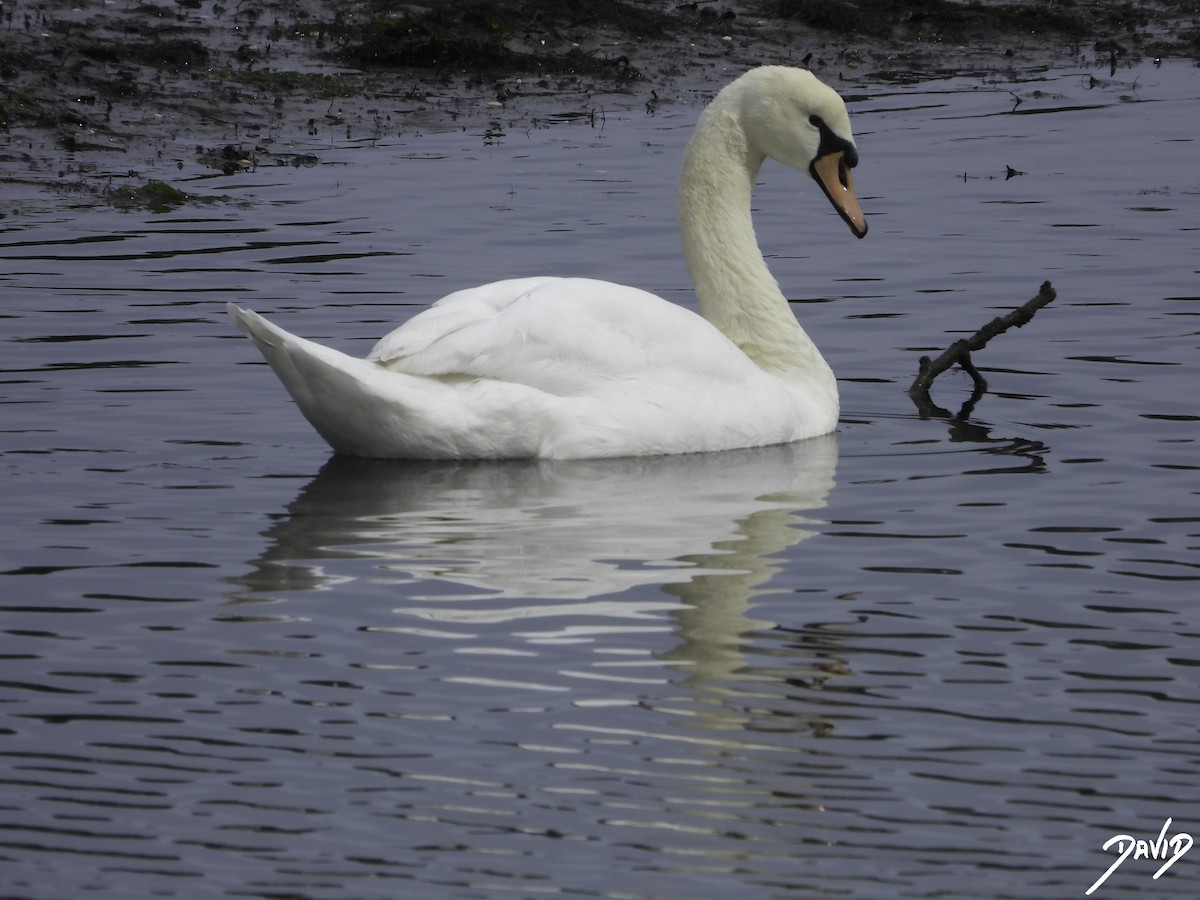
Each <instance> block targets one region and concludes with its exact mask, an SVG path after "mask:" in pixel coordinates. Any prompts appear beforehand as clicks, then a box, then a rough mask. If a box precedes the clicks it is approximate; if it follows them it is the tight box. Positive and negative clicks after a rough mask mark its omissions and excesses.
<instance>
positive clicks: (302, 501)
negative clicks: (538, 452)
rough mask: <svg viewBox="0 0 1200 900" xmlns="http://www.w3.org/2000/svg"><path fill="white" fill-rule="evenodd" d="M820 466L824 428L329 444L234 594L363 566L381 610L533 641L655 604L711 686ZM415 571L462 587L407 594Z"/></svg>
mask: <svg viewBox="0 0 1200 900" xmlns="http://www.w3.org/2000/svg"><path fill="white" fill-rule="evenodd" d="M836 466H837V440H836V438H835V437H834V436H832V435H829V436H826V437H822V438H817V439H813V440H809V441H805V442H801V443H798V444H789V445H783V446H777V447H766V448H758V449H752V450H737V451H730V452H725V453H707V454H694V455H689V456H673V457H658V458H651V459H622V460H567V461H548V460H537V461H509V462H490V461H489V462H415V463H414V462H396V461H385V460H359V459H350V458H343V457H334V458H332V459H331V460H330V461H329V462H328V463H327V464H326V465H325V466H324V467H323V468H322V469H321V471H320V472H319V473H318V474H317V476H316V477H315V478H314V479H313V480H312V481H311V482H310V483H309V484H308V485H307V486H306V487H305V488H304V489H303V490H302V491H301V492H300V495H299V496H298V497H297V498H296V499H295V500H294V501H293V502H292V503H291V504H290V506H289V507H288V511H287V514H286V515H284V516H282V517H280V519H279V521H278V522H276V523H275V524H274V525H273V526H272V527H271V528H270V529H269V530H268V532H267V534H266V536H267V537H268V538H269V541H270V543H269V545H268V548H267V550H266V551H265V552H264V554H263V555H262V557H260V558H259V559H258V560H256V561H255V562H254V563H253V566H254V571H253V572H252V573H250V574H249V575H247V576H244V577H243V578H241V579H239V581H240V582H241V583H242V584H243V585H245V586H246V587H248V588H249V589H250V593H248V594H242V595H240V596H239V600H241V601H243V602H254V601H256V600H261V599H262V597H263V594H264V593H270V592H277V591H284V590H329V589H335V588H337V587H339V586H340V585H343V584H345V583H347V582H350V581H354V580H357V579H369V580H370V581H371V582H372V583H373V584H375V585H379V584H385V585H394V586H395V588H396V593H395V600H396V601H397V602H398V603H403V604H405V605H403V606H400V607H398V608H396V609H395V610H394V611H395V612H396V613H397V614H400V615H403V616H406V617H413V618H417V619H420V620H422V621H425V622H434V623H437V626H438V627H441V628H445V627H454V628H460V629H461V628H468V629H471V630H477V629H481V628H483V627H486V626H488V625H494V624H497V623H505V622H514V621H521V622H529V621H534V620H543V621H544V620H552V619H558V620H560V621H559V623H558V625H557V628H556V630H554V631H548V630H542V631H539V632H536V633H535V634H531V635H529V637H530V638H531V639H533V640H547V639H556V640H562V639H564V638H567V637H574V638H579V637H580V635H581V634H584V633H586V632H587V631H588V630H591V631H592V632H593V633H594V631H595V628H596V625H595V623H596V621H597V620H602V621H610V622H611V621H613V620H620V622H621V624H622V625H623V626H628V625H629V624H630V623H631V622H632V623H637V622H639V621H640V622H641V624H642V625H645V626H661V617H662V616H663V615H664V614H668V613H669V614H670V615H671V616H672V617H674V618H675V619H676V625H675V630H676V631H677V632H678V633H677V638H678V641H679V644H678V646H677V647H676V648H675V649H674V650H673V651H671V652H670V653H669V654H668V655H667V657H666V658H667V659H668V660H669V661H670V662H671V664H672V665H677V666H682V667H684V668H685V670H686V671H687V672H688V673H689V681H690V682H691V683H692V684H693V685H701V684H703V685H707V686H711V685H714V684H716V683H719V682H723V681H725V680H727V679H728V678H730V677H731V676H732V675H733V673H735V672H737V671H738V670H740V669H741V668H743V667H744V664H745V662H744V658H743V654H742V652H741V650H740V643H741V641H742V640H743V639H744V635H746V634H747V633H748V632H750V631H752V630H754V629H757V628H762V627H764V626H767V625H768V623H763V622H755V621H753V620H751V619H750V618H749V617H748V611H749V605H750V599H751V597H752V596H753V595H754V594H755V593H756V592H758V591H761V590H763V589H764V586H765V585H766V584H767V583H768V582H769V581H770V580H771V577H772V576H773V575H774V573H775V572H777V571H778V570H779V568H781V566H782V564H783V563H782V561H781V560H780V559H778V558H777V557H778V555H779V554H780V553H781V552H782V551H784V550H786V549H787V548H788V547H790V546H792V545H794V544H796V543H798V542H799V541H802V540H804V539H805V538H806V537H808V536H809V535H811V534H812V531H811V530H807V529H805V528H804V525H805V524H807V523H809V522H810V521H811V520H809V519H807V518H805V516H804V515H803V513H804V512H806V511H808V510H812V509H816V508H819V507H821V506H823V505H824V504H825V498H826V496H827V495H828V493H829V491H830V489H831V488H832V487H833V483H834V471H835V469H836ZM338 561H341V562H338ZM431 581H432V582H436V583H441V584H443V585H446V584H449V585H453V586H458V587H459V588H460V589H461V588H467V589H469V591H468V592H467V593H463V592H462V591H461V590H460V591H459V592H456V593H454V594H453V595H451V596H449V597H448V596H447V595H445V594H438V595H437V596H436V597H430V596H429V595H428V594H427V593H426V594H421V593H418V592H427V591H429V589H430V586H429V582H431ZM664 584H665V585H669V586H668V587H667V588H666V591H667V593H669V594H673V595H675V596H676V597H678V598H679V600H681V601H682V603H683V605H682V607H681V606H680V604H679V602H677V601H671V600H668V599H667V598H664V597H663V596H661V595H660V594H657V592H656V593H655V594H652V595H650V596H649V597H648V596H646V595H645V594H640V595H636V596H632V597H621V598H617V599H611V598H610V599H604V597H605V595H612V594H615V593H618V592H623V591H629V590H631V589H634V590H635V589H637V588H643V587H647V586H656V585H664ZM479 592H484V595H483V597H482V598H481V597H480V595H479ZM414 599H424V600H425V601H426V602H425V604H420V605H417V604H413V603H412V601H413V600H414ZM472 599H474V600H475V601H476V602H474V603H469V602H467V603H464V602H448V601H454V600H458V601H463V600H467V601H469V600H472ZM481 600H482V602H480V601H481ZM554 600H557V601H567V602H566V603H563V602H560V603H554V602H548V601H554ZM563 622H565V623H567V624H566V625H565V626H564V625H563V624H562V623H563ZM580 623H583V624H580ZM551 627H554V626H547V628H551Z"/></svg>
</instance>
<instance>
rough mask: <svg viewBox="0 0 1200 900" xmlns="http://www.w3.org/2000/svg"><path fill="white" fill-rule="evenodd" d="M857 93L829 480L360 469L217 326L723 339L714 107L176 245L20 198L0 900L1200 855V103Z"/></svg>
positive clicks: (1161, 891) (1028, 885)
mask: <svg viewBox="0 0 1200 900" xmlns="http://www.w3.org/2000/svg"><path fill="white" fill-rule="evenodd" d="M1093 79H1095V80H1094V81H1093ZM843 90H844V92H845V94H846V95H847V97H848V98H850V100H851V109H852V114H853V115H854V117H855V123H856V127H857V130H858V133H859V135H860V148H861V152H862V156H863V162H862V164H861V166H860V168H859V170H858V171H857V173H856V183H857V186H858V188H859V193H860V196H861V197H862V199H863V205H864V207H865V208H866V209H867V211H868V215H869V216H870V218H871V235H870V236H869V237H868V239H867V240H865V241H862V242H856V241H853V239H852V238H851V237H850V236H849V235H848V234H847V233H846V231H845V228H844V227H843V226H842V225H841V224H840V222H838V221H837V220H836V218H835V217H834V215H833V214H832V213H830V212H828V211H827V210H826V209H825V207H824V204H823V203H822V202H821V201H820V199H819V195H818V194H817V192H816V191H815V190H814V189H813V186H812V185H811V184H808V183H807V179H804V178H803V177H801V176H797V175H795V174H793V173H790V172H786V171H783V170H781V169H779V168H778V167H775V168H771V169H769V170H764V173H763V178H762V182H763V184H762V187H761V189H760V192H759V199H758V204H759V210H758V215H757V222H758V228H759V233H760V238H761V241H762V243H763V246H764V248H765V249H766V250H767V252H768V253H769V254H770V255H771V256H772V266H773V269H774V271H775V273H776V275H777V276H778V277H779V279H780V281H781V283H782V285H783V286H784V289H785V291H786V292H788V294H789V296H791V297H793V298H794V299H795V300H796V301H797V312H798V314H799V315H800V316H801V318H802V320H803V321H804V322H805V324H806V326H808V327H809V328H810V331H811V332H812V333H813V335H814V336H815V337H816V339H817V340H818V342H819V343H820V344H821V346H822V347H823V348H824V349H825V351H826V355H827V356H828V358H829V359H830V360H831V361H832V363H833V365H834V367H835V369H836V370H837V372H838V373H839V376H840V378H841V384H842V390H843V407H844V412H843V420H842V425H841V428H840V430H839V433H838V435H837V436H836V437H830V438H828V439H822V440H818V441H812V442H808V443H805V444H799V445H794V446H791V447H777V448H767V449H763V450H753V451H743V452H738V453H728V454H714V455H709V456H696V457H685V458H676V459H657V460H636V461H628V460H624V461H622V460H613V461H603V462H586V463H583V462H577V463H554V464H551V463H496V464H485V463H469V464H436V465H435V464H402V463H401V464H398V463H379V462H364V461H350V460H342V459H331V458H330V457H329V454H328V453H327V451H326V450H325V449H324V446H323V444H321V443H320V441H319V439H318V438H317V437H316V435H315V434H313V433H312V432H311V431H310V429H309V427H308V426H307V425H306V424H305V423H304V422H303V420H302V419H301V418H300V417H299V415H298V414H297V413H296V412H295V411H294V409H293V408H292V407H291V405H290V403H289V401H287V399H286V396H285V394H284V392H283V390H282V388H281V387H280V386H279V385H278V384H277V382H276V381H275V379H274V378H273V376H272V375H271V374H270V372H269V371H268V370H267V369H266V368H265V367H264V366H263V365H262V364H261V362H260V360H259V359H258V357H257V354H256V353H255V352H254V351H253V348H252V347H251V346H250V345H249V344H248V343H247V342H246V341H245V340H244V339H243V338H242V337H241V336H240V335H238V334H237V333H236V332H235V331H234V330H233V329H232V327H231V325H230V323H229V322H228V321H227V320H226V318H225V316H224V314H223V304H224V302H225V301H227V300H237V301H240V302H245V303H247V304H248V305H250V306H251V307H253V308H256V309H258V310H260V311H263V312H266V313H269V314H272V315H273V316H274V317H275V318H276V319H277V320H278V321H279V322H280V323H281V324H283V325H284V326H285V327H288V328H291V329H292V330H295V331H297V332H300V333H302V334H305V335H307V336H310V337H313V338H317V339H322V340H327V341H329V342H330V343H333V344H335V345H337V346H340V347H342V348H345V349H351V350H359V351H361V352H365V351H366V350H367V349H368V348H369V346H370V345H371V343H372V342H373V341H374V340H375V338H377V337H378V336H379V335H381V334H382V333H384V331H386V330H387V329H388V328H389V327H391V325H392V324H393V323H395V322H398V321H400V320H403V319H404V318H405V317H407V316H408V315H411V314H412V312H414V311H415V310H416V309H419V308H421V307H422V306H423V305H424V304H425V303H427V302H429V301H430V300H432V299H434V298H436V297H437V296H440V295H442V294H444V293H447V292H448V291H450V290H453V289H455V288H458V287H464V286H468V285H470V284H474V283H478V282H481V281H486V280H491V279H494V278H500V277H508V276H513V275H525V274H535V273H539V272H556V273H564V274H566V273H570V274H582V275H596V276H601V277H607V278H610V279H612V280H618V281H624V282H629V283H633V284H637V285H639V286H643V287H647V288H649V289H652V290H655V291H657V292H659V293H662V294H664V295H665V296H669V297H673V298H675V299H679V300H680V301H681V302H687V300H688V282H687V277H686V273H685V271H684V269H683V267H682V263H681V262H679V257H678V251H677V248H676V243H677V241H676V237H675V233H674V228H673V223H672V200H671V195H672V191H673V187H674V178H675V172H676V164H677V160H678V157H679V153H680V150H681V148H682V145H683V142H684V141H685V140H686V136H687V134H688V129H689V128H690V126H691V124H692V122H693V121H694V119H695V116H696V114H697V111H698V106H692V105H687V104H674V105H672V104H662V105H661V106H660V107H659V108H658V110H657V111H656V112H655V113H654V114H653V115H649V114H647V112H646V111H645V110H644V109H643V108H642V107H641V106H640V105H639V104H637V103H634V102H633V101H630V103H629V105H628V108H622V107H621V106H620V105H619V104H617V105H612V106H609V107H608V108H606V109H605V111H604V112H605V115H604V116H603V117H601V118H600V119H598V120H597V121H596V123H595V125H594V126H593V125H592V124H589V123H588V122H587V121H576V122H574V123H564V124H558V125H555V126H554V127H537V126H536V124H532V123H526V125H527V127H518V128H509V129H508V130H507V132H506V134H505V136H504V137H503V138H500V139H497V138H496V136H495V134H494V133H493V134H491V135H488V136H485V135H484V134H482V133H481V132H479V131H468V132H466V133H462V132H459V133H442V134H438V133H426V134H423V135H420V136H415V135H407V134H406V135H402V136H392V137H389V138H386V139H383V140H376V141H364V142H362V143H361V144H360V143H357V142H355V141H348V142H339V143H338V144H337V145H334V146H322V147H320V148H315V149H319V156H320V158H321V163H320V164H319V165H316V166H312V167H308V168H284V167H280V168H273V167H272V168H267V167H262V168H259V169H258V170H256V171H254V172H251V173H248V174H244V175H239V176H237V177H234V178H221V179H211V180H202V181H197V182H194V183H191V186H192V187H193V188H194V189H195V190H196V191H198V192H201V193H211V194H212V195H214V196H218V195H219V196H221V197H223V198H225V199H223V200H222V201H221V202H217V203H214V204H212V205H204V206H189V207H186V208H183V209H181V210H178V211H176V212H173V213H168V214H162V215H152V214H149V213H128V212H120V211H117V210H113V209H110V208H107V207H96V206H92V205H85V204H84V203H83V202H82V201H75V200H72V199H71V197H70V196H69V195H68V196H64V197H57V198H56V197H48V196H46V195H39V194H37V193H36V192H34V191H33V190H32V189H25V188H21V187H20V186H14V185H12V184H7V185H4V186H3V187H2V188H0V191H3V195H0V199H3V202H4V204H5V210H6V213H7V215H6V216H5V218H3V219H2V220H0V258H2V259H3V268H2V271H3V272H4V273H5V274H4V275H2V276H0V296H2V297H3V301H2V302H3V306H2V308H0V316H2V317H3V321H2V325H0V335H2V337H3V350H2V353H3V357H2V362H0V370H2V374H0V465H2V466H3V473H4V478H5V481H4V509H5V515H4V516H3V519H2V520H0V606H2V607H3V609H2V611H0V623H2V631H3V641H2V642H0V648H2V649H0V653H2V656H3V666H2V670H0V672H2V674H0V680H2V681H3V688H2V689H0V703H2V707H0V713H2V718H0V762H2V769H0V772H2V774H0V778H2V779H3V785H4V786H3V793H2V794H0V893H2V894H3V895H4V896H6V897H28V898H64V897H121V898H126V897H150V896H158V897H181V898H192V897H201V896H231V897H235V896H236V897H255V898H276V897H302V898H349V897H353V898H396V897H447V898H449V897H455V898H482V897H487V898H491V897H510V896H511V897H520V898H525V897H540V896H560V895H561V896H570V897H611V898H670V900H674V898H685V897H686V898H726V897H730V896H738V895H741V896H747V897H784V896H787V897H793V896H825V895H829V896H845V897H863V898H878V897H979V898H1000V897H1022V898H1028V897H1047V898H1051V897H1055V898H1057V897H1072V896H1083V895H1084V892H1085V891H1086V890H1087V889H1088V888H1089V886H1091V885H1092V884H1093V882H1095V881H1096V880H1097V879H1098V878H1099V877H1100V876H1101V875H1102V874H1103V872H1104V871H1105V870H1106V869H1107V868H1108V867H1109V865H1110V864H1111V863H1112V862H1113V861H1114V860H1115V859H1116V858H1117V855H1116V854H1117V849H1116V847H1111V848H1110V849H1109V850H1108V851H1107V852H1106V851H1105V850H1103V849H1102V846H1103V844H1104V843H1105V842H1106V841H1107V840H1108V839H1109V838H1110V837H1112V836H1113V835H1116V834H1122V833H1125V834H1129V835H1131V836H1132V837H1134V838H1144V839H1146V840H1147V841H1148V842H1152V841H1154V839H1155V838H1157V837H1158V836H1159V834H1160V831H1161V830H1162V829H1163V827H1164V823H1165V822H1166V820H1167V819H1168V818H1170V819H1171V820H1172V823H1171V825H1170V826H1169V827H1168V828H1167V830H1166V832H1165V836H1166V837H1168V838H1169V837H1171V836H1172V835H1174V834H1176V833H1179V832H1186V833H1189V834H1197V833H1200V751H1198V749H1197V737H1198V735H1197V721H1198V719H1200V716H1198V713H1200V707H1198V704H1200V688H1198V687H1197V682H1198V677H1197V671H1198V670H1197V667H1200V620H1198V618H1197V614H1196V602H1197V601H1196V595H1197V586H1198V584H1200V552H1198V550H1200V500H1198V497H1197V493H1198V491H1200V480H1198V477H1197V475H1198V465H1200V459H1198V457H1197V449H1198V448H1197V439H1198V437H1200V413H1198V410H1197V405H1196V400H1195V385H1196V373H1197V363H1198V361H1200V354H1198V347H1200V338H1198V333H1200V330H1198V322H1200V320H1198V319H1197V315H1198V314H1200V283H1198V279H1197V273H1198V265H1197V259H1200V254H1198V250H1200V214H1198V212H1200V168H1198V167H1197V166H1196V153H1197V143H1196V137H1197V136H1196V129H1195V125H1194V123H1195V118H1196V110H1197V107H1198V99H1200V72H1198V70H1197V69H1196V68H1194V67H1192V66H1191V65H1189V64H1187V63H1182V62H1170V61H1168V62H1166V63H1164V64H1163V66H1162V67H1161V68H1156V67H1154V66H1152V65H1150V64H1146V65H1140V66H1138V67H1135V68H1133V69H1126V70H1121V71H1118V72H1117V73H1115V74H1113V75H1110V73H1109V72H1108V71H1107V69H1103V68H1097V69H1083V68H1081V69H1060V70H1054V71H1049V72H1042V73H1029V72H1027V73H1023V74H1021V75H1019V76H1015V78H1014V76H1011V75H1004V76H1001V75H997V74H990V75H957V76H954V77H946V78H941V79H937V78H929V79H925V80H919V81H917V82H914V83H907V84H895V83H892V82H890V81H888V80H886V79H884V78H881V77H870V76H864V78H863V80H862V82H861V83H859V84H853V85H843ZM1018 100H1019V101H1020V102H1019V103H1018V102H1017V101H1018ZM300 149H304V147H303V146H301V148H300ZM308 149H314V148H308ZM1009 167H1011V168H1012V169H1013V170H1016V171H1019V172H1021V173H1022V174H1019V175H1014V176H1012V177H1006V175H1007V172H1008V168H1009ZM1045 279H1049V280H1051V281H1052V282H1053V283H1054V285H1055V287H1056V288H1057V289H1058V291H1059V299H1058V300H1056V301H1055V303H1054V304H1052V305H1051V306H1050V307H1048V308H1047V309H1045V310H1043V311H1042V312H1041V313H1040V314H1039V315H1038V317H1037V318H1036V319H1035V320H1034V322H1033V323H1032V324H1031V325H1029V326H1027V327H1026V328H1025V329H1023V330H1021V331H1014V332H1010V333H1008V334H1006V335H1005V336H1003V337H1002V338H1000V339H998V340H997V341H996V342H995V343H994V344H993V345H992V346H991V347H989V348H988V349H987V350H985V351H984V352H983V353H981V354H979V355H978V356H977V359H976V361H977V363H978V364H980V365H981V367H983V368H984V371H985V374H986V375H987V376H988V378H989V380H990V381H991V383H992V387H993V392H992V393H990V394H989V395H988V396H986V397H985V398H984V399H983V400H982V401H980V403H979V404H978V405H977V406H976V407H975V410H974V413H973V414H972V416H971V417H970V418H969V419H967V420H966V421H955V420H953V419H951V418H949V417H936V416H935V417H922V416H921V415H919V414H918V413H917V411H916V410H915V408H914V407H913V406H912V404H911V403H910V402H909V400H908V399H907V397H906V396H905V394H904V388H905V387H906V386H907V384H908V382H909V381H910V380H911V377H912V376H913V374H915V369H916V358H917V356H919V355H920V354H921V353H928V352H930V351H936V350H939V349H941V348H942V347H944V346H945V345H946V344H947V343H949V342H950V341H952V340H953V339H954V338H956V337H958V336H961V335H962V334H964V333H969V332H971V331H973V330H974V329H975V328H977V327H978V326H980V325H982V324H983V323H984V322H985V321H987V320H988V319H990V318H991V317H992V316H994V315H996V314H998V313H999V312H1001V311H1003V310H1004V309H1006V308H1009V307H1012V306H1015V305H1017V304H1018V303H1020V302H1022V301H1024V300H1025V299H1027V298H1028V297H1030V296H1032V295H1033V294H1034V293H1035V292H1036V290H1037V286H1038V285H1039V284H1040V283H1041V282H1042V281H1043V280H1045ZM968 395H969V383H968V382H967V380H966V379H965V377H964V376H961V375H958V374H952V375H946V376H943V377H942V379H940V380H939V382H938V385H937V388H936V391H935V397H934V399H935V401H937V402H938V403H940V404H942V405H944V406H946V407H947V408H948V409H952V410H957V409H958V407H959V406H960V405H961V404H962V403H963V402H964V401H965V400H967V398H968ZM1177 846H1181V845H1177ZM1196 854H1200V850H1197V851H1195V852H1194V853H1192V854H1185V855H1183V856H1182V857H1181V858H1180V859H1179V860H1178V861H1177V863H1176V864H1175V865H1173V866H1172V867H1171V868H1170V869H1169V870H1167V871H1166V872H1165V873H1163V874H1162V875H1161V877H1159V878H1158V879H1157V880H1156V879H1153V878H1152V876H1153V874H1154V872H1155V871H1156V870H1157V869H1158V867H1159V866H1160V865H1161V863H1162V860H1155V859H1148V858H1137V859H1135V858H1133V856H1132V855H1131V856H1130V858H1129V859H1127V860H1126V861H1125V862H1124V863H1123V864H1122V865H1121V866H1120V867H1119V868H1118V869H1117V870H1116V871H1115V872H1113V874H1112V875H1111V876H1110V877H1109V879H1108V880H1107V881H1106V882H1105V883H1104V884H1103V885H1102V886H1100V887H1099V888H1097V890H1096V892H1095V893H1094V894H1093V896H1095V897H1106V896H1107V897H1126V896H1139V897H1142V896H1145V897H1151V896H1153V897H1164V896H1171V897H1192V896H1195V894H1196V885H1197V874H1196V873H1197V871H1198V870H1197V865H1200V855H1196ZM1140 857H1144V853H1143V854H1140Z"/></svg>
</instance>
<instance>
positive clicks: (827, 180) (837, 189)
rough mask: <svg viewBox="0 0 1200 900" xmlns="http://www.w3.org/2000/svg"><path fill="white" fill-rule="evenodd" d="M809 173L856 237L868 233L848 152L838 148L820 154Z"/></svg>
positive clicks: (809, 168) (810, 167)
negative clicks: (851, 172) (855, 189)
mask: <svg viewBox="0 0 1200 900" xmlns="http://www.w3.org/2000/svg"><path fill="white" fill-rule="evenodd" d="M808 171H809V173H810V174H811V175H812V177H813V178H815V179H816V182H817V184H819V185H821V190H823V191H824V192H825V196H826V197H828V198H829V202H830V203H832V204H833V208H834V209H836V210H837V211H838V215H840V216H841V217H842V218H843V219H844V220H845V222H846V224H847V225H849V226H850V230H851V231H853V232H854V236H855V237H859V238H861V237H864V236H865V235H866V233H867V217H866V216H864V215H863V211H862V207H861V206H859V205H858V198H857V197H856V196H854V182H853V181H851V180H850V167H849V166H848V165H846V153H845V151H843V150H838V151H836V152H834V153H826V154H824V155H823V156H818V157H817V158H816V159H814V160H813V161H812V164H811V165H810V166H809V167H808Z"/></svg>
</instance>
